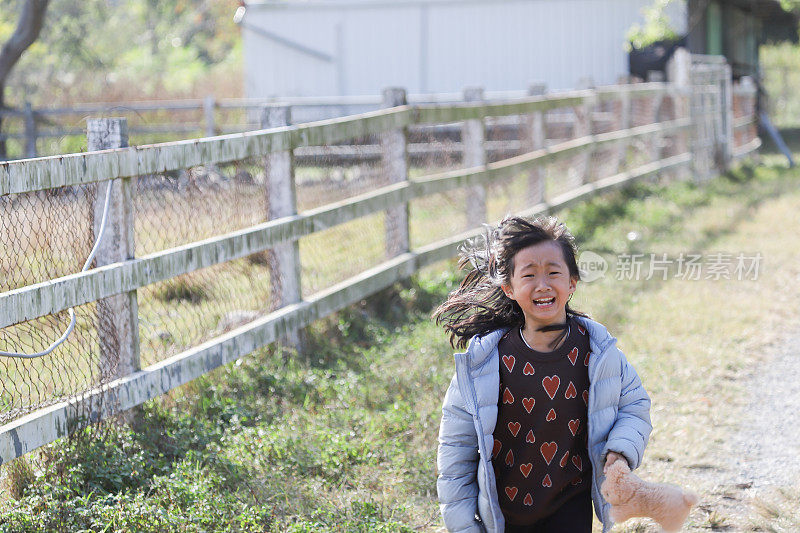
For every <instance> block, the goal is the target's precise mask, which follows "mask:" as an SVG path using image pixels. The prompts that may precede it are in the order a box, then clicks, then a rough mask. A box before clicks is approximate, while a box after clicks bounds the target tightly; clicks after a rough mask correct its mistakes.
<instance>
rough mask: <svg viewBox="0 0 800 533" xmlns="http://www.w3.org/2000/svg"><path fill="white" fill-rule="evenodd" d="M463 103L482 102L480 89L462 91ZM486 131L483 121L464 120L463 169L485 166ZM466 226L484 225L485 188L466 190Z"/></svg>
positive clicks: (471, 88)
mask: <svg viewBox="0 0 800 533" xmlns="http://www.w3.org/2000/svg"><path fill="white" fill-rule="evenodd" d="M464 101H465V102H482V101H483V88H482V87H467V88H466V89H464ZM485 141H486V130H485V125H484V122H483V119H471V120H465V121H464V125H463V126H462V127H461V146H462V147H463V152H462V153H463V156H462V157H463V159H462V163H463V166H464V168H473V167H483V166H486V146H485ZM466 208H467V224H468V225H469V227H470V228H475V227H478V226H480V225H481V224H483V223H485V222H486V220H487V216H486V187H484V186H483V185H475V186H472V187H468V188H467V205H466Z"/></svg>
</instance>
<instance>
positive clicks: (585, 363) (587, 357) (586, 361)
mask: <svg viewBox="0 0 800 533" xmlns="http://www.w3.org/2000/svg"><path fill="white" fill-rule="evenodd" d="M590 355H592V352H586V357H584V359H583V366H589V356H590Z"/></svg>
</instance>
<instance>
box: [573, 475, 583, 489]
mask: <svg viewBox="0 0 800 533" xmlns="http://www.w3.org/2000/svg"><path fill="white" fill-rule="evenodd" d="M581 481H583V480H582V479H581V478H579V477H576V478H575V479H573V480H572V481H571V483H572V486H573V487H574V486H575V485H580V484H581Z"/></svg>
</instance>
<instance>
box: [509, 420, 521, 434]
mask: <svg viewBox="0 0 800 533" xmlns="http://www.w3.org/2000/svg"><path fill="white" fill-rule="evenodd" d="M521 428H522V424H520V423H519V422H509V423H508V430H509V431H510V432H511V434H512V435H514V436H515V437H516V436H517V433H519V430H520V429H521Z"/></svg>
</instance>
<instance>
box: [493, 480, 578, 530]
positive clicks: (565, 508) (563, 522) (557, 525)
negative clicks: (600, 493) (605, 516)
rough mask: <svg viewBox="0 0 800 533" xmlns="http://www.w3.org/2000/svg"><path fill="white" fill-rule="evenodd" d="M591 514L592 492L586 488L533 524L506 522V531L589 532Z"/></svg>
mask: <svg viewBox="0 0 800 533" xmlns="http://www.w3.org/2000/svg"><path fill="white" fill-rule="evenodd" d="M592 516H593V512H592V493H591V491H588V490H587V491H585V492H582V493H580V494H578V495H577V496H573V497H572V498H570V499H569V500H567V501H566V502H564V505H562V506H561V507H559V508H558V510H556V512H555V513H553V514H551V515H550V516H548V517H547V518H542V519H541V520H539V521H538V522H536V523H535V524H532V525H530V526H515V525H511V524H506V533H591V531H592Z"/></svg>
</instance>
